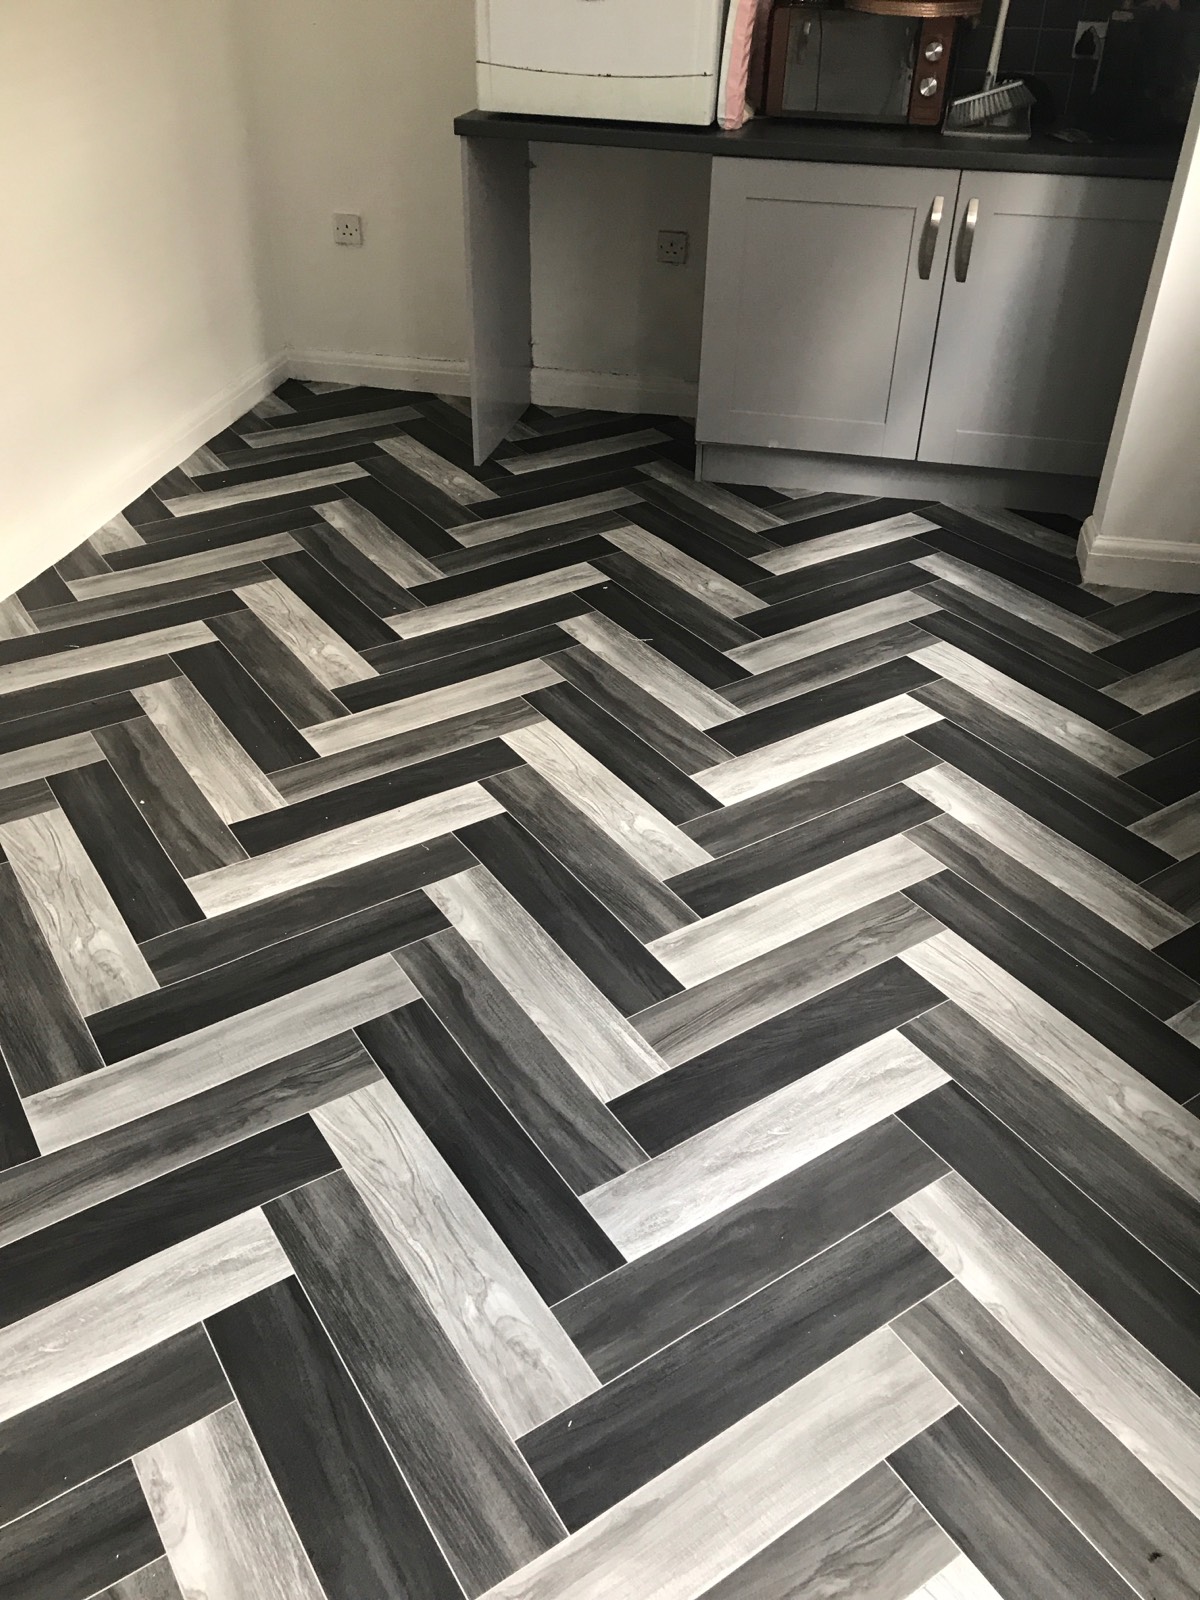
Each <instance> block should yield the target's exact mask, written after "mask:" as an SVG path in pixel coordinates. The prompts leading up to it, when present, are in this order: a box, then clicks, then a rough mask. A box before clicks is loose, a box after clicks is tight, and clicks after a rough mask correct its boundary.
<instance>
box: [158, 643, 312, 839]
mask: <svg viewBox="0 0 1200 1600" xmlns="http://www.w3.org/2000/svg"><path fill="white" fill-rule="evenodd" d="M207 631H208V630H207V629H206V630H205V632H206V633H207ZM209 637H210V638H211V635H209ZM134 698H135V699H136V700H137V702H138V704H139V705H140V706H141V708H142V710H143V711H144V712H145V713H146V715H147V716H148V717H149V718H150V721H151V722H152V723H153V724H154V726H155V727H156V728H157V729H158V731H159V733H160V734H162V736H163V738H164V739H165V740H166V742H167V744H168V745H170V747H171V749H172V750H173V751H174V753H175V755H176V756H177V758H178V759H179V762H180V764H181V765H182V766H183V768H184V770H185V771H186V772H187V774H188V776H189V777H190V778H191V780H192V782H193V783H194V784H195V785H196V787H197V788H198V789H199V790H200V793H201V794H202V795H203V796H204V798H205V799H206V800H207V801H208V803H209V805H210V806H211V807H212V808H213V810H214V811H215V812H216V813H217V815H218V816H219V817H220V819H221V821H222V822H243V821H245V819H246V818H247V817H258V816H261V815H262V813H263V812H264V811H276V810H278V809H279V808H280V807H281V806H282V805H283V804H284V799H283V796H282V795H281V794H280V793H279V791H278V789H276V787H275V785H274V784H273V783H272V782H271V780H270V779H269V778H268V777H267V775H266V774H265V773H264V772H262V771H261V770H260V769H259V768H258V767H257V766H256V765H255V763H254V762H253V761H251V759H250V757H249V756H248V755H247V754H246V752H245V750H243V749H242V747H241V745H240V744H239V743H238V742H237V740H236V739H235V738H234V737H233V735H232V734H231V733H230V731H229V729H228V728H227V727H226V726H225V724H224V723H223V722H222V721H221V720H220V718H219V717H218V716H217V715H216V713H215V712H214V711H213V709H212V707H211V706H210V705H209V704H208V701H207V700H205V698H204V696H203V695H202V694H201V693H200V691H199V690H198V689H197V688H196V687H195V685H194V684H193V683H192V682H191V681H190V680H189V679H187V678H169V679H167V680H166V681H165V682H164V683H151V684H147V685H145V686H144V687H143V688H141V689H135V690H134Z"/></svg>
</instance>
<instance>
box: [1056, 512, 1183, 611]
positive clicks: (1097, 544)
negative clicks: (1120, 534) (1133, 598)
mask: <svg viewBox="0 0 1200 1600" xmlns="http://www.w3.org/2000/svg"><path fill="white" fill-rule="evenodd" d="M1079 565H1080V568H1081V569H1082V572H1083V579H1084V582H1085V583H1102V584H1108V585H1111V586H1112V587H1113V588H1118V589H1163V590H1166V591H1167V593H1170V594H1200V539H1198V541H1197V542H1196V543H1195V544H1184V543H1182V542H1181V541H1179V540H1177V539H1114V538H1106V537H1105V535H1104V534H1103V533H1102V532H1101V531H1100V528H1099V527H1098V525H1097V523H1096V519H1095V518H1094V517H1089V518H1088V519H1087V521H1086V522H1085V523H1084V525H1083V527H1082V528H1081V529H1080V532H1079Z"/></svg>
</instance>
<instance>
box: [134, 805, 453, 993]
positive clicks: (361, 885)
mask: <svg viewBox="0 0 1200 1600" xmlns="http://www.w3.org/2000/svg"><path fill="white" fill-rule="evenodd" d="M474 861H475V858H474V856H472V855H471V853H470V851H469V850H467V849H466V847H465V846H464V845H461V844H460V843H459V842H458V840H457V839H455V838H453V837H452V836H451V835H450V834H443V835H442V836H441V837H440V838H437V839H429V840H426V841H425V842H424V843H423V844H416V845H411V846H410V847H409V848H408V849H407V850H398V851H397V852H396V854H395V855H391V856H383V857H381V858H380V859H379V860H378V861H368V862H366V863H365V864H364V865H363V866H359V867H347V868H346V869H345V870H344V871H342V872H336V873H333V874H332V875H331V876H330V877H328V878H319V879H318V880H317V881H316V882H315V883H308V884H304V885H303V887H301V888H299V889H290V890H288V892H287V893H286V894H279V895H272V896H271V897H270V898H269V899H267V900H259V901H257V902H256V903H255V904H254V905H250V906H246V907H244V908H243V909H242V910H240V911H227V912H225V913H223V915H221V916H219V917H211V918H208V919H207V920H205V921H204V922H198V923H194V924H193V925H192V926H190V927H187V928H179V929H177V930H176V931H175V932H174V933H168V934H164V935H163V937H162V938H161V939H152V940H151V941H150V942H149V943H148V944H146V945H143V947H142V954H143V955H144V956H145V957H146V960H147V962H148V963H149V965H150V970H151V971H152V972H153V973H154V976H155V977H156V978H157V979H158V981H159V983H161V984H175V983H178V982H179V981H180V980H181V979H184V978H191V977H195V976H196V975H197V974H198V973H201V972H207V971H209V970H210V969H211V968H213V967H220V966H224V965H225V963H226V962H232V961H237V960H240V959H241V958H242V957H244V956H248V955H250V954H252V953H253V952H254V951H255V950H261V949H263V948H264V947H265V946H267V945H271V944H276V943H278V942H279V941H280V940H284V939H293V938H296V937H298V936H299V935H301V934H305V933H310V932H313V931H315V930H316V929H318V928H323V927H326V926H328V925H329V924H330V923H334V922H340V921H341V920H342V919H343V918H345V917H349V916H353V915H354V914H355V913H356V912H360V911H365V910H366V909H367V908H368V907H370V906H377V905H382V904H384V903H385V902H386V901H392V900H396V899H399V898H400V897H401V896H403V895H405V894H408V893H411V892H412V891H413V890H414V889H419V888H421V887H422V885H424V884H426V883H436V882H437V880H438V879H439V878H448V877H452V876H453V874H454V873H456V872H465V871H466V870H467V868H468V867H470V866H472V865H473V864H474Z"/></svg>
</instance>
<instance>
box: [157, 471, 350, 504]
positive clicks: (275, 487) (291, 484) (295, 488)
mask: <svg viewBox="0 0 1200 1600" xmlns="http://www.w3.org/2000/svg"><path fill="white" fill-rule="evenodd" d="M366 476H367V469H366V467H360V466H359V464H358V463H357V461H343V462H339V463H338V464H337V465H336V466H332V467H314V468H313V470H312V471H311V472H293V473H291V474H287V473H285V474H284V475H283V476H281V477H278V478H255V479H253V480H252V481H251V482H250V483H231V484H230V485H229V486H228V487H227V488H224V489H201V490H200V491H199V492H198V493H196V494H185V495H176V496H172V498H171V499H169V500H164V501H163V505H165V506H166V508H167V510H168V511H171V512H174V513H175V514H176V515H182V514H183V513H184V512H188V513H191V512H193V511H219V510H221V508H222V507H223V506H240V505H244V504H245V503H246V502H247V501H248V500H273V499H274V498H275V497H276V496H277V495H281V494H299V493H300V491H301V490H302V489H323V488H326V487H327V486H328V485H329V484H334V483H349V482H350V481H351V480H352V479H354V478H365V477H366Z"/></svg>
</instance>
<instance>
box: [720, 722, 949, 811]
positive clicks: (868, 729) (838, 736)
mask: <svg viewBox="0 0 1200 1600" xmlns="http://www.w3.org/2000/svg"><path fill="white" fill-rule="evenodd" d="M941 720H942V718H941V713H940V712H938V711H931V710H930V709H929V707H928V706H923V705H922V704H921V703H920V701H918V700H914V699H913V698H912V696H911V695H907V694H898V695H895V696H894V697H893V698H892V699H891V700H882V701H880V703H879V704H878V705H875V706H866V707H865V708H864V709H863V710H862V711H851V712H850V713H848V715H846V716H844V717H833V718H831V719H830V720H829V721H828V722H825V723H822V724H821V725H820V726H819V727H816V728H807V729H805V730H804V732H803V733H794V734H792V735H791V736H790V738H787V739H780V740H779V741H778V742H777V743H775V744H768V745H764V746H763V747H762V749H760V750H751V751H749V752H748V754H746V755H744V756H734V757H733V758H732V760H729V761H723V762H722V763H721V764H720V765H719V766H716V767H708V768H706V769H705V770H704V771H703V772H697V773H696V774H695V782H696V783H698V784H699V785H700V787H701V788H702V789H706V790H707V791H708V793H709V794H711V795H712V796H713V797H714V798H715V799H717V800H720V801H721V803H722V805H727V806H728V805H734V804H736V802H737V801H739V800H749V799H750V798H751V797H752V796H754V795H756V794H764V793H765V792H766V791H767V790H768V789H777V788H778V787H779V786H780V784H783V783H791V782H792V780H793V779H795V778H803V777H807V775H808V774H809V773H810V772H817V771H819V769H820V768H821V767H828V766H832V765H833V763H834V762H835V761H845V760H846V758H847V757H848V756H856V755H861V754H862V752H863V751H864V750H873V749H874V748H875V747H876V745H881V744H886V743H887V742H888V741H889V740H890V739H898V738H900V737H901V736H902V735H904V734H907V733H915V732H916V730H917V729H918V728H927V727H928V726H929V725H930V723H932V722H940V721H941Z"/></svg>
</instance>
